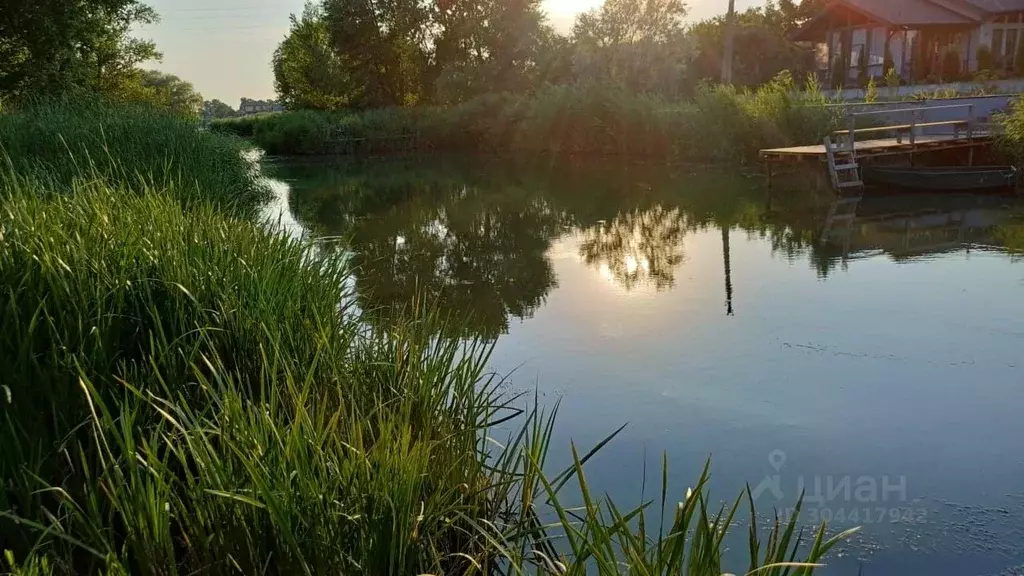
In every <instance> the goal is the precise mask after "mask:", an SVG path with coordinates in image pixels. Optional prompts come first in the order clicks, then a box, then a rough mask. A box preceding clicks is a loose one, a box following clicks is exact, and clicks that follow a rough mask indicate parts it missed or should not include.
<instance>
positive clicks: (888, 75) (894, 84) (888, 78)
mask: <svg viewBox="0 0 1024 576" xmlns="http://www.w3.org/2000/svg"><path fill="white" fill-rule="evenodd" d="M901 83H902V79H901V78H900V75H899V73H898V72H896V69H895V68H887V69H886V72H885V85H886V86H887V87H889V88H893V89H895V88H899V87H900V84H901Z"/></svg>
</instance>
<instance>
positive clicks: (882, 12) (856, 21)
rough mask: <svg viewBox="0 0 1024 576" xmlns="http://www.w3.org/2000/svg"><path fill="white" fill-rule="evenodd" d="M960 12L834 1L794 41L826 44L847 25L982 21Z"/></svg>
mask: <svg viewBox="0 0 1024 576" xmlns="http://www.w3.org/2000/svg"><path fill="white" fill-rule="evenodd" d="M940 1H941V0H940ZM947 1H948V0H947ZM963 1H967V0H963ZM971 1H975V0H971ZM977 1H979V2H982V1H989V2H1016V1H1020V2H1021V3H1024V0H977ZM960 8H961V9H960V10H953V9H952V8H947V7H945V6H942V5H940V4H938V3H937V2H933V1H932V0H833V1H832V2H830V3H829V4H828V5H827V6H825V8H824V9H823V10H822V11H821V12H820V13H819V14H818V15H817V16H815V17H814V18H812V19H811V20H810V21H809V22H807V23H806V24H804V25H803V27H801V28H800V29H799V30H797V31H796V32H795V33H794V34H793V35H792V39H793V40H796V41H803V40H809V41H818V40H823V39H824V38H825V35H826V30H827V29H829V28H831V27H835V26H839V27H841V26H845V25H847V23H851V24H853V25H878V26H907V27H920V26H973V25H976V24H977V23H978V22H979V20H980V18H979V17H971V16H970V15H969V14H968V13H969V12H970V8H963V7H960Z"/></svg>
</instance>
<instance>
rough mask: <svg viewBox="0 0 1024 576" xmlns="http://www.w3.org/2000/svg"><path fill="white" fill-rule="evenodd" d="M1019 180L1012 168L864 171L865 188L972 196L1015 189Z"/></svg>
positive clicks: (883, 168) (871, 168) (873, 168)
mask: <svg viewBox="0 0 1024 576" xmlns="http://www.w3.org/2000/svg"><path fill="white" fill-rule="evenodd" d="M1017 176H1018V172H1017V169H1016V168H1015V167H1013V166H942V167H928V168H892V167H887V166H864V167H863V168H861V179H862V181H863V182H864V184H865V185H866V186H873V187H877V188H896V189H900V190H915V191H950V192H955V191H959V192H969V191H974V190H997V189H1008V188H1014V187H1016V185H1017Z"/></svg>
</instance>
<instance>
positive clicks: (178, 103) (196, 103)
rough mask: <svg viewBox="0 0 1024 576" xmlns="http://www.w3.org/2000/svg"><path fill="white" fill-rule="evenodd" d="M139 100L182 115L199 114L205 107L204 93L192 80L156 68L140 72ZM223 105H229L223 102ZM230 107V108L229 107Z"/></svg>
mask: <svg viewBox="0 0 1024 576" xmlns="http://www.w3.org/2000/svg"><path fill="white" fill-rule="evenodd" d="M139 83H140V85H141V86H140V87H141V89H140V94H139V98H138V99H139V100H143V101H145V102H149V103H150V104H153V105H154V106H156V107H158V108H164V109H167V110H170V111H171V112H174V113H176V114H181V115H182V116H198V115H199V113H200V111H201V110H202V108H203V95H202V94H200V93H198V92H196V90H195V87H193V86H192V84H191V83H190V82H186V81H184V80H182V79H181V78H178V77H177V76H175V75H173V74H164V73H162V72H157V71H156V70H143V71H141V72H139ZM221 104H222V105H223V106H227V105H226V104H224V103H223V102H222V103H221ZM229 109H230V108H229Z"/></svg>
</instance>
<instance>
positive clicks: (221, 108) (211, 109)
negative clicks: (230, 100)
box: [203, 100, 238, 119]
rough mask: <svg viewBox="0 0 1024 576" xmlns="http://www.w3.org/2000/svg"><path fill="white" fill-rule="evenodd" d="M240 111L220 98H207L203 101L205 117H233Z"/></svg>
mask: <svg viewBox="0 0 1024 576" xmlns="http://www.w3.org/2000/svg"><path fill="white" fill-rule="evenodd" d="M237 114H238V113H237V112H236V111H235V109H234V108H232V107H231V106H229V105H227V104H225V103H223V102H221V101H220V100H207V101H206V102H203V117H204V118H208V119H213V118H231V117H233V116H235V115H237Z"/></svg>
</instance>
